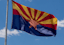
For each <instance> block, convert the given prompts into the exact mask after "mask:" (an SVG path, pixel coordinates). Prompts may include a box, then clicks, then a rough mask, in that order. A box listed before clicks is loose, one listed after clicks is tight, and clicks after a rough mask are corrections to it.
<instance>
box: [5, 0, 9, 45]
mask: <svg viewBox="0 0 64 45" xmlns="http://www.w3.org/2000/svg"><path fill="white" fill-rule="evenodd" d="M8 4H9V0H7V8H6V27H5V45H7V22H8Z"/></svg>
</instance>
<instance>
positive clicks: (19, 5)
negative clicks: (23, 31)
mask: <svg viewBox="0 0 64 45" xmlns="http://www.w3.org/2000/svg"><path fill="white" fill-rule="evenodd" d="M13 2H14V3H16V4H17V6H18V7H19V8H20V9H21V10H22V12H23V13H24V14H25V15H26V16H27V17H28V18H30V17H29V16H28V15H27V14H26V12H25V11H24V9H23V8H22V6H21V4H19V3H17V2H15V1H13Z"/></svg>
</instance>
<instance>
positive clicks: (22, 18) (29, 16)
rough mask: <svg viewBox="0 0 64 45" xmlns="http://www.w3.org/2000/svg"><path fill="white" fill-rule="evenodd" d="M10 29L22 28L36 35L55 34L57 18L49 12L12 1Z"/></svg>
mask: <svg viewBox="0 0 64 45" xmlns="http://www.w3.org/2000/svg"><path fill="white" fill-rule="evenodd" d="M12 4H13V20H12V29H17V30H22V31H25V32H27V33H29V34H32V35H36V36H55V35H56V30H57V18H56V17H55V16H54V15H52V14H49V13H46V12H44V11H40V10H37V9H34V8H30V7H27V6H24V5H22V4H19V3H17V2H15V1H12Z"/></svg>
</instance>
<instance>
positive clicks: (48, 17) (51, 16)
mask: <svg viewBox="0 0 64 45" xmlns="http://www.w3.org/2000/svg"><path fill="white" fill-rule="evenodd" d="M51 18H55V16H53V15H52V14H49V15H48V16H47V17H45V18H44V19H42V20H40V21H39V22H41V21H45V20H48V19H51Z"/></svg>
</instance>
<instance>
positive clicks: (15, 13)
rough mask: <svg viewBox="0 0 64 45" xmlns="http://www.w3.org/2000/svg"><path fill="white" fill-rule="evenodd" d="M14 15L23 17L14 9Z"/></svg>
mask: <svg viewBox="0 0 64 45" xmlns="http://www.w3.org/2000/svg"><path fill="white" fill-rule="evenodd" d="M13 15H21V14H20V13H19V12H18V11H17V10H15V9H13Z"/></svg>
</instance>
